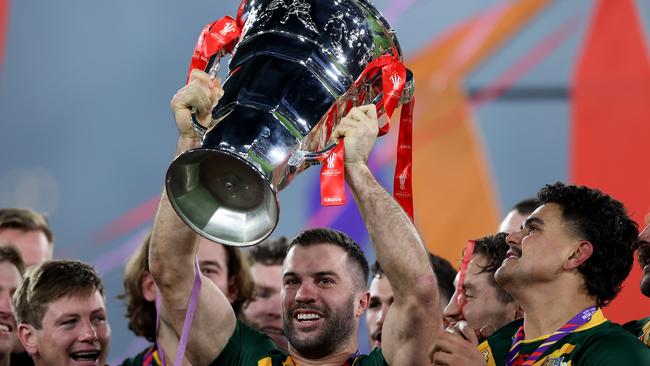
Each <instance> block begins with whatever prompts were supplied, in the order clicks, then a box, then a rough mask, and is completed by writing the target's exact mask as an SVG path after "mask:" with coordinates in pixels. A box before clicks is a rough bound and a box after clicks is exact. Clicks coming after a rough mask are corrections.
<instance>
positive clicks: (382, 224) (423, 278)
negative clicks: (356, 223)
mask: <svg viewBox="0 0 650 366" xmlns="http://www.w3.org/2000/svg"><path fill="white" fill-rule="evenodd" d="M345 174H346V180H347V182H348V184H349V186H350V190H351V191H352V194H353V196H354V199H355V201H356V202H357V206H358V207H359V211H360V212H361V215H362V216H363V219H364V222H365V224H366V227H367V230H368V234H369V235H370V240H371V241H372V245H373V247H374V249H375V254H376V256H377V260H378V262H379V264H380V265H381V267H382V271H383V272H384V273H385V274H386V277H388V279H389V280H390V282H391V285H392V287H393V291H394V292H395V301H399V300H400V298H401V299H404V298H406V297H409V296H413V295H416V296H417V295H418V292H421V295H423V296H424V297H428V299H424V300H427V302H433V301H436V300H437V291H436V290H437V282H436V278H435V276H434V275H433V271H432V269H431V266H430V264H429V259H428V254H427V251H426V250H425V248H424V244H423V243H422V241H421V239H420V236H419V234H418V233H417V231H416V229H415V226H414V225H413V224H412V223H411V220H410V219H409V218H408V216H407V215H406V214H405V213H404V211H403V210H402V209H401V207H400V206H399V205H398V204H397V202H396V201H395V200H394V199H393V198H392V197H391V196H390V194H389V193H388V192H386V190H384V189H383V188H382V187H381V186H380V185H379V183H378V182H377V180H376V179H375V177H374V176H373V175H372V173H371V172H370V169H369V168H368V167H367V166H366V164H362V163H356V164H346V165H345ZM431 289H433V291H431Z"/></svg>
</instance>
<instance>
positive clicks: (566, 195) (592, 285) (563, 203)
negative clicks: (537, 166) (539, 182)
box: [537, 182, 639, 307]
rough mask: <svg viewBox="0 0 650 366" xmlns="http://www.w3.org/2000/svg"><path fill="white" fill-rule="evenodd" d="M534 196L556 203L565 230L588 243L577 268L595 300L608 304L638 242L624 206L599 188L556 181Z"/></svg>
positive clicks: (620, 281) (625, 276)
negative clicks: (586, 254) (589, 251)
mask: <svg viewBox="0 0 650 366" xmlns="http://www.w3.org/2000/svg"><path fill="white" fill-rule="evenodd" d="M537 200H538V201H539V203H540V205H544V204H548V203H555V204H557V205H559V206H560V207H561V209H562V218H563V219H564V221H565V222H566V224H567V227H568V228H569V230H570V231H571V232H572V233H573V234H575V235H577V236H578V237H580V238H582V239H584V240H586V241H588V242H590V243H591V245H592V246H593V253H592V255H591V257H589V259H587V260H586V261H585V262H584V263H582V264H581V265H580V266H579V267H578V271H579V272H580V273H581V274H582V276H583V277H584V279H585V286H586V288H587V293H588V294H589V295H591V296H593V297H595V299H596V304H597V305H598V306H600V307H602V306H606V305H607V304H609V303H610V302H611V301H612V300H613V299H614V298H615V297H616V295H617V294H618V292H619V291H620V290H621V285H622V283H623V281H624V280H625V278H627V276H628V274H629V273H630V270H631V269H632V264H633V262H634V252H635V250H636V249H637V248H638V245H639V243H638V235H639V228H638V226H637V224H636V222H634V220H632V219H631V218H630V217H629V216H628V214H627V212H626V210H625V206H623V204H622V203H621V202H619V201H617V200H615V199H613V198H612V197H610V196H608V195H606V194H604V193H602V192H600V191H599V190H596V189H592V188H589V187H584V186H574V185H564V184H563V183H560V182H558V183H555V184H552V185H551V184H549V185H546V186H544V187H543V188H542V189H541V190H540V191H539V193H538V194H537Z"/></svg>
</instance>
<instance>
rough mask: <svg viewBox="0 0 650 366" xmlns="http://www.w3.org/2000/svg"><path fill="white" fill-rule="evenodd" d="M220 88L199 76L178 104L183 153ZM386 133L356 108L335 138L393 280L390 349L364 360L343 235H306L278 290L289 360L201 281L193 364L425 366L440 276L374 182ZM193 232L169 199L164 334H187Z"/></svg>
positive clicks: (358, 275) (161, 252) (156, 233)
mask: <svg viewBox="0 0 650 366" xmlns="http://www.w3.org/2000/svg"><path fill="white" fill-rule="evenodd" d="M220 94H221V92H220V87H219V85H218V82H216V81H212V80H210V78H209V76H208V75H207V74H206V73H204V72H201V71H198V70H194V71H193V72H192V74H191V76H190V82H189V84H188V85H187V86H185V87H183V88H182V89H181V90H180V91H179V92H178V93H177V94H176V96H175V97H174V99H173V101H172V109H173V111H174V114H175V118H176V124H177V127H178V129H179V132H180V138H179V141H178V145H177V150H176V152H177V154H180V153H182V152H183V151H186V150H188V149H190V148H194V147H198V146H199V144H200V139H199V137H198V136H196V134H195V133H194V131H193V128H192V126H191V122H190V121H191V116H190V108H192V107H194V108H196V109H197V111H198V113H199V116H200V120H201V121H202V123H204V125H207V124H208V122H209V120H210V113H209V112H210V110H211V106H212V105H214V103H215V102H216V98H217V96H218V95H220ZM378 131H379V126H378V121H377V115H376V107H375V106H374V105H369V106H363V107H358V108H353V109H352V110H351V111H350V113H349V114H348V115H347V116H346V117H344V118H343V119H342V120H341V122H340V123H339V125H338V126H337V128H336V129H335V131H334V132H333V133H332V134H333V137H334V140H335V142H338V139H339V138H345V141H344V143H345V155H344V160H345V179H346V181H347V183H348V185H349V187H350V191H351V192H352V195H353V196H354V200H355V202H356V203H357V206H358V208H359V211H360V212H361V214H362V216H363V219H364V222H365V223H366V227H367V229H368V233H369V235H370V239H371V242H372V244H373V247H374V249H375V253H376V254H377V260H378V261H379V262H380V263H381V266H382V268H383V270H384V273H385V274H386V277H388V278H389V279H390V281H391V284H392V285H393V289H394V292H395V301H394V302H393V304H392V306H391V308H390V311H389V313H388V315H387V317H386V322H385V324H384V332H383V348H382V349H375V350H374V351H373V352H371V353H370V354H369V355H359V353H358V334H357V331H358V327H359V319H360V317H361V316H362V314H363V313H364V311H365V310H366V308H367V306H368V301H369V294H368V291H367V288H366V286H367V285H366V283H365V282H366V280H367V278H366V277H365V276H367V273H368V269H367V263H365V265H364V262H365V258H363V254H362V252H361V250H360V249H359V247H358V245H357V244H356V243H354V242H353V241H352V240H351V239H349V238H348V237H346V236H345V235H343V234H342V233H338V232H332V231H330V230H326V229H325V230H323V231H316V232H312V231H307V232H304V233H302V234H301V235H298V236H297V237H296V239H294V240H293V242H292V246H291V249H290V250H289V253H288V254H287V258H286V260H285V262H284V267H283V287H282V290H281V298H282V314H283V322H284V329H285V333H286V334H287V337H288V339H289V352H288V353H284V352H282V351H281V350H279V349H278V348H276V346H275V345H274V344H273V343H272V342H271V340H270V339H269V338H268V337H267V336H266V335H264V334H262V333H260V332H258V331H256V330H254V329H252V328H250V327H248V326H246V325H245V324H243V323H242V322H240V321H237V320H236V318H235V315H234V313H233V311H232V307H230V306H229V305H228V303H227V300H226V297H225V296H224V294H223V293H221V291H219V290H218V289H217V288H216V287H215V286H211V285H210V283H209V282H208V281H203V285H202V286H201V290H200V293H199V297H198V304H197V306H196V313H195V314H194V320H193V323H192V329H191V332H190V333H189V338H188V343H187V353H186V356H187V358H188V359H189V360H190V362H191V363H192V364H193V365H265V366H271V365H291V364H293V365H342V364H344V363H346V362H348V364H352V363H354V364H355V365H356V366H370V365H373V366H374V365H384V364H386V363H388V364H390V365H424V364H426V362H427V358H428V352H427V351H428V350H427V346H428V345H429V344H431V342H432V340H433V337H434V336H435V335H436V334H439V333H441V332H442V325H441V322H442V320H441V317H437V318H434V317H431V316H430V311H431V310H430V309H432V308H439V307H440V305H439V299H438V291H436V288H437V282H436V278H435V276H434V275H433V272H432V271H431V268H430V266H429V262H428V259H427V254H426V250H425V247H424V245H423V243H422V241H421V239H420V237H419V235H418V233H417V231H416V229H415V227H414V226H413V224H412V223H411V221H410V219H409V218H408V216H407V215H406V214H405V213H404V211H403V210H402V209H401V208H400V207H399V205H398V204H397V202H395V200H394V199H393V198H392V197H391V195H390V194H388V193H387V192H386V191H385V190H384V189H383V188H382V187H381V186H380V185H379V183H378V182H377V181H376V179H375V178H374V177H373V175H372V173H371V172H370V169H369V168H368V166H367V164H366V162H367V158H368V154H369V153H370V150H371V149H372V146H373V144H374V142H375V139H376V138H377V133H378ZM193 235H194V233H193V232H192V231H191V229H190V228H188V227H187V226H186V225H185V224H184V223H183V222H182V221H181V220H180V218H179V217H178V216H177V214H176V212H175V211H174V210H173V208H172V207H171V204H170V203H169V199H168V198H167V196H166V192H163V196H162V199H161V201H160V206H159V208H158V213H157V215H156V220H155V223H154V230H153V236H152V241H151V255H150V268H151V272H152V274H153V277H154V279H155V281H156V284H157V285H158V289H159V290H160V292H161V295H162V299H163V307H162V311H161V317H162V320H163V321H162V322H161V325H162V326H167V327H171V328H172V329H173V331H175V332H176V334H181V333H182V329H183V323H184V320H185V316H186V311H187V309H188V305H187V303H188V302H187V299H188V298H189V297H190V293H191V292H192V288H193V284H194V281H195V270H194V265H193V263H194V256H195V252H196V243H194V242H193V241H192V240H191V238H192V237H193Z"/></svg>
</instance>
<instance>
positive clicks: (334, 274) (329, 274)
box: [314, 271, 339, 277]
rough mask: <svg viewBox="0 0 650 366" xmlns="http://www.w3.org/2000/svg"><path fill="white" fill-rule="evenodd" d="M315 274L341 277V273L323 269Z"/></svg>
mask: <svg viewBox="0 0 650 366" xmlns="http://www.w3.org/2000/svg"><path fill="white" fill-rule="evenodd" d="M314 275H315V276H317V277H323V276H334V277H339V275H338V274H337V273H336V272H334V271H321V272H316V273H315V274H314Z"/></svg>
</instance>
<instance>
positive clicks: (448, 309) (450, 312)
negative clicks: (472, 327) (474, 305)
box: [442, 291, 463, 321]
mask: <svg viewBox="0 0 650 366" xmlns="http://www.w3.org/2000/svg"><path fill="white" fill-rule="evenodd" d="M461 301H462V298H461V296H460V295H459V294H458V292H456V291H455V292H454V295H453V296H452V297H451V299H450V300H449V304H447V306H445V310H443V312H442V315H444V317H445V318H446V319H449V320H454V321H458V320H461V319H462V317H463V314H462V312H461Z"/></svg>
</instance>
